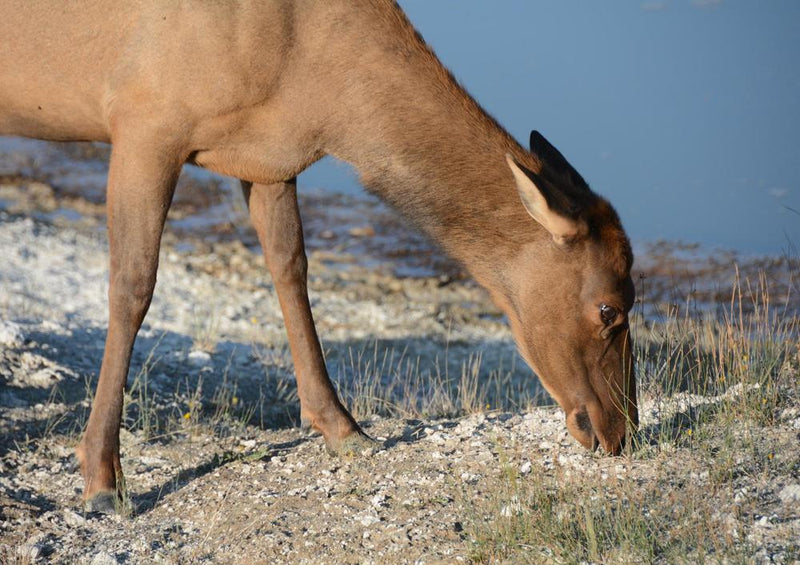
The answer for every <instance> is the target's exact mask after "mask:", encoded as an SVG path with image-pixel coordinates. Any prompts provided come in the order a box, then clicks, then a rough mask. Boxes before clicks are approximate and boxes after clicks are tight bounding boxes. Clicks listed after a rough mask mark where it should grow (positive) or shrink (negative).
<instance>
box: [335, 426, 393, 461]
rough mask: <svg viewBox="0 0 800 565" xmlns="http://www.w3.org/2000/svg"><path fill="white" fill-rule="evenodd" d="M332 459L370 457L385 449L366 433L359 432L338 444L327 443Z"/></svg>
mask: <svg viewBox="0 0 800 565" xmlns="http://www.w3.org/2000/svg"><path fill="white" fill-rule="evenodd" d="M325 447H326V449H327V450H328V454H329V455H330V456H331V457H370V456H372V455H374V454H375V453H376V452H377V451H380V449H381V448H382V447H383V444H381V443H380V442H378V441H375V440H374V439H372V438H371V437H369V436H368V435H367V434H365V433H364V432H362V431H360V430H358V431H355V432H353V433H352V434H350V435H349V436H347V437H345V438H344V439H343V440H341V441H338V442H336V443H333V442H326V443H325Z"/></svg>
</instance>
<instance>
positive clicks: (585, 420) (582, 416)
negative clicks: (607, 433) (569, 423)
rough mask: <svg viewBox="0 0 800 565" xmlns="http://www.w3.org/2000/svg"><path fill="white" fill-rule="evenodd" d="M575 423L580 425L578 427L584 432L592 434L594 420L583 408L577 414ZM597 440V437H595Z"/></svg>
mask: <svg viewBox="0 0 800 565" xmlns="http://www.w3.org/2000/svg"><path fill="white" fill-rule="evenodd" d="M575 424H576V425H577V426H578V429H579V430H581V431H582V432H586V433H587V434H591V433H592V432H594V430H593V429H592V421H591V420H590V419H589V414H588V413H587V412H586V410H581V411H580V412H578V413H577V414H575ZM595 441H597V438H596V437H595Z"/></svg>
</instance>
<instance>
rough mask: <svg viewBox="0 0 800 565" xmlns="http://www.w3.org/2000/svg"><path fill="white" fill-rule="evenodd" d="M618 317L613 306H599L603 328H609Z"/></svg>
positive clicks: (617, 312)
mask: <svg viewBox="0 0 800 565" xmlns="http://www.w3.org/2000/svg"><path fill="white" fill-rule="evenodd" d="M618 315H619V311H618V310H617V309H616V308H614V307H613V306H609V305H608V304H601V305H600V319H601V320H603V325H604V326H610V325H611V324H613V323H614V320H616V319H617V316H618Z"/></svg>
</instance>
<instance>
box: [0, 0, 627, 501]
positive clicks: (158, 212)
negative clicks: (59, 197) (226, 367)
mask: <svg viewBox="0 0 800 565" xmlns="http://www.w3.org/2000/svg"><path fill="white" fill-rule="evenodd" d="M0 5H2V13H3V18H0V36H2V37H3V48H2V50H0V134H7V135H19V136H26V137H35V138H41V139H48V140H56V141H58V140H61V141H65V140H74V141H102V142H107V143H111V144H112V150H111V157H110V165H109V174H108V187H107V211H108V238H109V255H110V267H109V282H110V287H109V296H108V304H109V322H108V333H107V336H106V343H105V350H104V354H103V360H102V365H101V369H100V377H99V381H98V384H97V391H96V395H95V398H94V402H93V405H92V409H91V413H90V417H89V420H88V423H87V425H86V429H85V431H84V434H83V437H82V440H81V442H80V444H79V445H78V447H77V453H76V454H77V456H78V460H79V461H80V465H81V473H82V475H83V479H84V482H85V485H84V491H83V500H84V503H85V505H86V507H87V508H88V509H90V510H101V511H113V508H114V506H115V503H116V502H117V500H118V497H119V496H120V492H121V489H122V488H123V487H122V485H123V476H122V469H121V466H120V451H119V428H120V418H121V411H122V399H123V391H124V386H125V382H126V378H127V373H128V370H129V364H130V360H131V351H132V348H133V344H134V340H135V338H136V334H137V332H138V330H139V327H140V325H141V323H142V320H143V318H144V316H145V314H146V312H147V310H148V306H149V304H150V300H151V297H152V293H153V288H154V285H155V282H156V270H157V267H158V255H159V245H160V240H161V234H162V229H163V226H164V221H165V217H166V214H167V209H168V208H169V205H170V201H171V199H172V195H173V191H174V188H175V183H176V179H177V177H178V174H179V172H180V170H181V167H182V165H183V164H184V163H192V164H196V165H199V166H201V167H206V168H208V169H210V170H212V171H216V172H218V173H221V174H223V175H229V176H232V177H235V178H238V179H241V181H242V187H243V192H244V195H245V199H246V200H247V203H248V206H249V211H250V216H251V219H252V222H253V224H254V226H255V229H256V231H257V233H258V238H259V242H260V244H261V247H262V249H263V252H264V257H265V260H266V263H267V267H268V269H269V271H270V273H271V275H272V279H273V282H274V286H275V289H276V292H277V294H278V297H279V301H280V305H281V309H282V313H283V317H284V322H285V326H286V331H287V333H288V338H289V344H290V350H291V354H292V357H293V360H294V368H295V373H296V377H297V388H298V394H299V397H300V405H301V414H300V415H301V419H302V421H303V422H304V423H307V424H308V425H310V426H311V427H312V428H313V429H315V430H317V431H319V432H320V433H321V434H322V436H323V437H324V441H325V444H326V446H327V448H328V449H329V451H331V452H333V453H335V454H344V453H356V452H359V451H361V450H362V449H363V448H364V447H365V446H368V445H370V442H371V441H372V440H371V439H370V438H369V437H368V436H367V435H366V434H364V433H363V432H362V430H361V429H360V428H359V425H358V423H357V422H356V421H355V420H354V419H353V417H352V416H351V415H350V413H349V412H348V411H347V409H346V408H345V407H344V406H343V404H342V403H341V401H340V400H339V398H338V397H337V394H336V392H335V390H334V388H333V386H332V385H331V381H330V379H329V377H328V374H327V371H326V367H325V363H324V361H323V356H322V352H321V348H320V344H319V339H318V337H317V333H316V329H315V327H314V321H313V317H312V313H311V309H310V306H309V301H308V295H307V287H306V284H307V282H306V271H307V261H306V256H305V250H304V243H303V234H302V224H301V218H300V214H299V212H298V205H297V196H296V181H295V178H296V176H297V175H298V174H299V173H300V172H301V171H303V170H304V169H305V168H306V167H308V166H309V165H310V164H312V163H314V162H315V161H317V160H318V159H320V158H321V157H322V156H324V155H332V156H334V157H336V158H338V159H341V160H343V161H346V162H348V163H350V164H352V165H353V166H354V168H355V169H356V170H357V171H358V173H359V176H360V181H361V182H362V184H363V185H364V186H365V187H366V188H367V190H369V191H371V192H372V193H373V194H376V195H378V196H379V197H380V198H382V199H383V200H384V201H385V202H387V203H388V204H389V205H391V206H393V207H394V208H396V209H397V210H399V211H400V213H401V214H402V215H403V216H404V217H405V218H407V219H408V220H409V221H410V222H411V223H412V224H413V225H415V226H417V227H418V228H419V229H421V230H423V231H424V232H425V233H427V234H428V235H429V236H430V237H431V238H432V239H433V240H434V241H435V242H437V243H438V244H439V245H440V246H441V247H442V248H443V249H444V250H445V251H446V252H447V253H448V254H450V255H451V256H452V257H453V258H455V259H456V260H458V261H460V262H461V263H462V264H463V265H464V266H465V268H466V269H467V270H468V271H469V273H470V274H471V275H472V276H473V277H474V279H475V280H476V281H478V283H480V284H481V285H482V286H483V287H485V288H486V289H487V290H488V292H489V294H490V296H491V298H492V299H493V300H494V302H495V303H496V304H497V305H498V307H499V308H501V309H502V311H503V312H504V313H505V314H506V315H507V317H508V320H509V323H510V326H511V329H512V332H513V335H514V338H515V341H516V343H517V345H518V348H519V351H520V353H521V355H522V356H523V357H524V358H525V360H526V361H527V362H528V364H529V365H530V366H531V367H532V368H533V369H534V371H535V372H536V373H537V374H538V376H539V378H540V380H541V382H542V384H543V385H544V387H545V388H546V389H547V391H549V393H550V394H551V395H552V397H553V398H554V399H555V400H556V401H557V402H558V403H559V404H560V406H561V407H562V408H563V410H564V413H565V415H566V426H567V428H568V430H569V432H570V433H571V434H572V435H573V436H574V437H575V438H576V439H577V440H578V441H579V442H580V443H581V444H582V445H584V446H585V447H586V448H589V449H595V448H597V447H598V446H602V447H603V448H604V449H605V450H606V451H607V452H609V453H612V454H617V453H619V452H620V450H621V448H622V446H623V444H624V441H625V437H626V434H627V433H628V431H630V430H632V429H634V428H635V426H636V425H637V420H638V417H637V406H636V391H635V382H634V374H633V367H632V360H633V358H632V354H631V340H630V337H629V328H628V312H629V310H630V309H631V307H632V304H633V301H634V288H633V283H632V281H631V277H630V269H631V264H632V261H633V257H632V252H631V247H630V244H629V241H628V238H627V237H626V235H625V232H624V231H623V228H622V225H621V223H620V220H619V218H618V215H617V214H616V212H615V211H614V209H613V208H612V207H611V206H610V205H609V203H608V202H607V201H606V200H604V199H603V198H601V197H600V196H598V195H597V194H595V193H594V192H592V191H591V190H590V189H589V187H588V185H587V184H586V182H585V181H584V179H583V178H582V177H581V175H580V174H578V172H577V171H576V170H575V169H574V168H573V167H572V166H571V165H570V164H569V163H568V162H567V160H566V159H565V158H564V157H563V156H562V154H561V153H560V152H559V151H558V150H556V149H555V148H554V147H553V146H552V145H551V144H550V143H548V142H547V140H545V138H544V137H543V136H542V135H541V134H539V133H537V132H533V133H532V134H531V139H530V150H526V149H524V148H523V147H522V146H520V145H519V144H518V143H517V142H516V141H515V140H514V139H513V138H512V137H511V136H510V135H509V134H508V133H506V131H505V130H504V129H503V128H502V127H501V126H500V125H499V124H498V123H496V122H495V120H494V119H492V118H491V117H490V116H489V115H488V114H487V113H486V112H485V111H484V110H483V109H482V108H481V107H480V106H479V105H478V104H477V103H476V102H475V101H474V100H473V99H472V98H471V97H470V96H469V94H468V93H467V92H466V91H465V90H464V89H463V88H462V87H461V86H460V85H459V84H458V83H457V82H456V81H455V79H454V78H453V77H452V75H451V74H450V73H449V72H448V71H447V70H446V69H445V67H444V66H443V65H442V63H441V62H440V61H439V60H438V59H437V58H436V56H435V55H434V53H433V51H432V50H431V49H430V48H429V47H428V46H427V45H426V44H425V42H424V41H423V40H422V38H421V37H420V35H419V34H418V33H417V32H416V31H415V29H414V28H413V26H412V25H411V23H410V22H409V21H408V19H407V18H406V16H405V15H404V13H403V12H402V10H401V9H400V8H399V6H398V5H397V4H396V3H395V2H394V1H393V0H269V1H256V0H220V1H217V2H190V1H176V2H158V1H156V0H138V1H135V2H113V1H111V0H90V1H87V2H80V3H73V2H67V3H53V2H46V1H44V0H0Z"/></svg>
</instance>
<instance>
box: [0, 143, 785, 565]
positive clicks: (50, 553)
mask: <svg viewBox="0 0 800 565" xmlns="http://www.w3.org/2000/svg"><path fill="white" fill-rule="evenodd" d="M17 160H19V158H17ZM25 163H27V161H26V162H25ZM2 164H3V161H2V159H0V165H2ZM23 164H24V163H23ZM15 166H16V165H15ZM20 166H21V165H20ZM26 166H27V165H26ZM92 171H94V169H92ZM0 172H2V168H0ZM48 174H49V175H51V176H55V175H57V174H58V170H56V171H55V172H50V173H47V171H45V173H43V175H44V177H45V180H47V177H48ZM93 174H94V173H93ZM82 180H84V181H85V178H82ZM0 181H2V182H0V201H2V203H3V205H2V206H0V208H2V209H4V210H5V211H0V249H1V250H2V255H3V260H2V264H0V438H1V439H0V562H9V563H91V564H98V565H99V564H113V563H119V564H129V563H195V562H198V563H254V562H267V563H284V562H285V563H458V562H471V561H472V560H474V559H476V557H475V556H476V552H475V548H476V543H477V540H476V531H477V530H478V529H479V528H477V526H476V524H478V525H480V524H483V523H484V522H486V523H488V521H489V520H491V517H487V516H485V515H484V514H483V512H484V510H485V508H486V506H485V504H486V501H487V500H488V501H492V500H494V499H495V498H496V497H497V485H498V481H501V480H502V478H503V476H504V474H507V473H508V469H513V470H514V472H515V473H516V474H517V475H519V477H521V478H522V480H528V481H533V482H536V481H538V480H546V479H552V478H553V477H572V479H570V480H579V481H582V482H588V483H590V484H598V485H603V484H605V483H607V482H609V481H616V480H618V479H619V478H620V477H627V478H631V479H633V480H634V481H636V482H637V483H640V484H641V483H646V482H647V481H649V480H652V479H653V477H654V476H656V475H659V474H660V475H661V476H662V477H663V476H666V477H667V478H666V482H667V483H668V484H669V485H671V487H670V488H672V487H674V488H676V489H677V488H682V487H681V486H680V485H681V484H683V483H682V481H684V480H686V477H687V476H688V477H691V481H693V482H694V483H696V484H695V486H698V487H699V488H703V485H704V484H705V481H708V480H709V479H708V472H707V471H706V472H705V475H703V471H702V468H703V465H705V464H706V462H703V461H699V462H698V461H695V460H694V459H693V458H692V457H693V456H692V454H691V452H690V451H686V450H684V451H681V450H680V449H677V448H674V449H672V450H671V451H669V450H667V452H665V454H663V455H661V456H659V457H656V458H648V457H621V458H610V457H604V456H602V455H600V454H593V453H589V452H587V451H585V450H583V449H582V448H580V447H579V446H578V445H577V444H576V443H575V442H574V441H573V440H572V439H571V438H570V437H569V436H568V434H567V433H566V430H565V428H564V423H563V415H562V414H561V412H560V411H559V410H557V409H556V408H554V407H551V406H532V405H528V406H523V407H519V408H517V409H515V410H511V411H509V410H505V411H503V410H497V409H496V406H489V407H485V406H481V407H480V408H482V409H483V411H482V412H481V413H473V414H471V415H458V416H457V415H453V416H452V417H441V414H442V413H446V412H447V410H446V409H445V410H438V411H436V412H438V413H439V414H440V416H439V417H426V416H425V415H424V414H423V415H420V414H407V415H406V416H405V417H391V418H390V417H385V416H373V417H371V418H368V419H366V420H364V421H363V425H364V427H365V429H366V430H367V431H368V433H369V434H371V435H372V436H373V437H375V438H376V439H378V440H379V441H380V442H381V443H382V444H383V448H382V449H381V450H379V451H377V452H376V453H375V454H373V455H372V456H365V457H359V458H345V459H342V458H331V457H329V456H328V455H327V454H326V452H325V449H324V446H323V442H322V439H321V438H320V437H318V436H315V435H309V434H307V433H305V432H303V431H301V430H299V429H297V428H295V427H293V424H294V423H296V419H297V416H298V415H297V404H296V397H294V396H293V383H292V367H291V359H290V358H289V355H288V353H287V347H286V339H285V336H284V332H283V327H282V320H281V316H280V311H279V308H278V303H277V298H276V296H275V293H274V289H273V288H272V285H271V284H270V281H269V277H268V275H267V274H266V270H265V269H264V268H263V267H262V262H261V258H260V257H259V256H258V255H257V254H256V253H253V252H252V251H251V250H249V249H248V248H247V247H246V246H245V245H242V244H241V243H239V238H238V237H227V235H230V234H233V235H236V236H239V235H242V234H241V233H240V232H241V230H239V229H238V228H230V227H229V228H228V229H227V230H226V229H220V228H219V226H217V228H215V230H214V233H215V234H216V236H218V237H207V236H203V237H200V236H198V235H197V233H194V234H192V233H191V232H192V229H189V228H188V227H187V223H186V222H184V223H181V222H182V220H185V219H186V218H191V217H192V213H193V210H192V209H191V208H190V207H187V206H188V205H187V206H184V207H182V206H181V202H180V196H179V202H178V203H177V211H176V212H174V213H173V214H172V215H171V225H170V226H169V227H168V231H167V234H166V235H165V240H164V248H163V250H162V261H161V268H160V271H159V281H158V284H157V288H156V294H155V297H154V300H153V303H152V306H151V309H150V313H149V314H148V317H147V320H146V323H145V326H144V327H143V329H142V331H141V333H140V337H139V339H138V341H137V345H136V349H135V353H134V360H133V364H132V370H131V376H130V378H129V397H128V410H127V417H126V421H125V426H124V429H123V432H122V435H121V442H122V454H123V459H122V465H123V468H124V470H125V473H126V478H127V481H128V485H127V486H128V491H129V500H128V508H129V511H130V515H129V516H127V517H120V516H102V515H95V514H86V513H84V512H83V510H82V508H81V505H80V493H81V490H82V486H83V485H82V479H81V477H80V474H79V473H78V472H77V469H76V468H75V466H74V464H73V461H72V454H73V450H74V447H75V445H76V443H77V441H78V439H79V437H80V429H81V426H82V425H83V423H84V422H85V419H86V417H87V415H88V408H89V405H90V404H89V403H90V400H89V398H90V396H91V392H90V391H91V389H92V386H93V383H94V382H95V381H96V378H97V372H98V369H99V360H100V358H101V356H102V347H103V340H104V338H105V324H106V320H107V312H106V300H105V297H106V293H107V285H108V283H107V246H106V242H105V233H104V231H103V228H102V226H103V218H102V214H103V211H102V205H101V204H102V203H101V202H92V200H91V199H83V198H73V197H72V196H71V195H70V193H69V191H67V192H61V193H60V192H59V191H58V190H56V189H54V188H53V187H52V186H51V185H49V184H48V183H47V182H33V181H31V180H30V179H26V178H17V177H14V178H8V177H7V178H6V180H4V181H3V180H2V179H0ZM184 183H185V184H189V185H191V179H189V180H188V181H187V180H185V181H184ZM71 198H73V199H71ZM317 202H318V203H319V202H322V205H317V206H308V205H307V206H306V210H305V211H304V214H307V218H308V221H307V224H309V226H308V227H309V237H308V240H309V248H310V250H311V253H310V287H311V300H312V305H313V308H314V313H315V317H316V320H317V326H318V329H319V332H320V334H321V336H323V339H324V345H325V349H326V354H327V356H328V363H329V366H331V367H332V374H333V377H334V378H335V379H336V380H337V382H338V383H339V386H340V387H343V386H345V384H346V381H347V380H348V379H351V378H354V377H355V376H357V374H358V373H359V372H363V371H369V370H373V371H374V370H375V365H376V364H379V361H380V359H382V358H384V356H385V355H386V354H387V352H392V354H393V355H394V354H395V353H396V354H397V355H398V356H399V357H400V358H401V361H400V362H398V363H397V364H398V366H399V365H400V364H402V363H401V362H402V360H403V359H411V360H412V363H411V364H412V365H414V366H416V367H422V369H421V370H422V371H425V370H427V371H428V372H429V373H436V370H433V369H430V368H431V367H437V368H438V369H437V370H441V371H445V372H447V371H448V370H451V371H455V372H457V371H459V370H460V367H461V366H462V365H463V364H464V363H465V361H468V360H469V356H470V355H474V354H476V353H479V354H480V355H481V358H482V363H481V366H480V368H479V369H477V373H478V374H479V376H480V377H481V378H489V373H490V372H491V371H492V370H493V369H496V368H497V367H505V369H504V371H505V373H506V374H507V376H508V382H510V383H515V386H524V387H527V390H528V392H529V396H530V398H532V399H534V400H535V399H536V398H538V396H537V395H538V394H540V393H541V391H540V389H539V388H538V386H537V384H536V382H535V379H534V378H533V377H532V375H531V373H530V371H529V370H528V369H527V368H525V367H524V365H523V364H522V363H521V361H519V359H518V358H517V356H516V353H515V352H514V346H513V343H512V340H511V337H510V334H509V332H508V330H507V328H506V326H505V324H504V323H503V322H504V321H503V318H502V316H501V315H500V314H499V312H497V310H496V309H495V308H494V307H493V306H492V305H491V304H490V303H489V302H488V300H487V298H486V295H485V293H484V292H483V291H482V290H480V289H479V288H477V287H476V286H475V285H474V284H473V283H471V282H470V281H469V280H466V279H465V278H464V277H463V275H462V274H461V273H460V272H459V270H458V268H457V267H456V266H454V265H452V264H451V263H449V262H447V260H446V259H444V258H442V257H441V256H440V255H438V254H437V253H436V252H435V251H431V250H430V248H429V247H426V246H425V245H424V243H422V241H423V240H421V239H419V238H418V237H417V236H414V235H412V234H410V233H407V232H403V233H402V234H399V235H397V237H398V238H405V239H403V240H399V239H397V240H392V241H402V243H401V244H396V243H392V241H389V240H386V239H385V237H384V236H385V232H386V230H387V229H388V228H387V226H390V227H392V226H394V224H393V223H392V222H395V221H396V220H395V219H393V216H392V215H391V214H387V215H386V216H385V217H384V218H383V220H382V223H380V225H378V226H377V227H373V226H371V225H367V226H365V225H363V220H362V218H363V217H364V215H363V214H362V212H364V211H363V210H361V211H359V212H358V213H354V214H351V215H350V216H347V218H349V219H347V218H345V220H346V221H337V222H335V224H336V225H337V226H338V227H337V228H336V229H335V230H333V229H331V228H326V227H325V223H324V217H325V214H324V213H323V212H320V210H323V209H326V210H328V214H330V213H335V212H336V211H337V210H339V211H340V210H342V209H343V208H345V207H346V206H342V200H341V199H338V200H337V199H334V200H324V199H322V200H319V199H318V200H317ZM337 203H338V205H339V207H338V208H336V207H335V205H336V204H337ZM345 203H346V204H347V205H348V206H349V205H350V204H352V203H349V202H345ZM307 204H308V201H307ZM210 205H211V206H212V207H213V206H215V205H216V204H215V203H213V202H212V203H211V204H210ZM364 206H367V207H373V208H372V209H371V213H373V214H378V215H380V214H386V212H385V211H383V210H382V209H379V208H375V207H374V205H373V204H371V203H367V204H364ZM332 207H333V208H334V212H331V211H330V209H331V208H332ZM365 213H366V212H364V214H365ZM353 218H357V220H353ZM339 220H341V218H339ZM348 222H349V223H348ZM359 222H362V223H359ZM223 223H224V222H223ZM189 224H191V222H189ZM250 237H251V236H250ZM381 238H384V239H381ZM244 239H245V242H247V241H248V236H247V234H245V237H244ZM387 247H388V248H391V249H396V248H399V249H412V250H416V251H415V252H414V253H413V257H407V256H406V257H403V256H402V254H398V253H394V254H393V253H389V252H387V251H386V249H387ZM381 250H382V251H381ZM381 255H382V256H383V258H384V259H386V261H385V262H384V263H382V264H381V265H380V266H377V265H376V264H374V263H373V260H376V259H378V258H380V257H379V256H381ZM365 257H366V259H365ZM434 273H444V275H441V274H436V275H434ZM398 275H403V276H398ZM408 275H413V276H408ZM354 352H355V353H354ZM354 358H355V361H354ZM370 363H372V366H371V369H370ZM426 368H427V369H426ZM395 378H397V375H395ZM520 383H522V385H520ZM384 384H385V383H384ZM715 401H717V400H716V399H713V398H703V397H694V396H690V395H686V396H684V397H681V398H679V399H675V404H674V407H673V409H671V411H669V410H665V409H664V407H663V405H662V404H660V403H656V402H655V400H653V399H647V400H646V402H645V404H644V406H643V409H642V427H643V428H645V429H649V430H651V433H653V435H657V433H656V432H652V430H657V429H659V426H662V425H665V422H667V421H669V420H670V419H672V418H673V417H674V416H675V414H676V413H681V414H684V413H691V412H692V410H694V409H696V408H698V407H702V406H704V405H707V404H709V403H712V404H713V403H714V402H715ZM531 404H535V402H532V403H531ZM473 408H477V407H473ZM760 433H763V434H764V437H765V438H767V437H769V442H771V443H769V445H770V446H773V447H774V446H777V447H778V448H779V449H776V450H775V454H776V455H775V457H776V460H780V461H783V462H784V464H783V465H782V466H777V465H776V466H775V469H777V470H775V471H774V472H772V471H771V472H770V473H767V474H766V475H764V474H761V475H758V474H756V473H743V474H742V475H741V476H737V478H736V480H735V490H734V491H731V492H732V494H731V501H730V502H729V503H730V505H731V506H730V508H728V507H725V508H721V512H723V514H724V515H725V516H726V517H725V518H724V520H728V522H725V523H727V524H728V526H729V527H730V528H731V531H738V532H743V533H742V534H737V535H741V536H744V537H745V538H746V539H747V540H748V541H749V543H750V545H751V547H752V548H753V553H752V554H751V555H750V557H749V559H751V560H752V561H754V562H764V563H770V562H775V563H791V562H797V561H796V559H797V555H798V553H797V551H798V549H797V546H798V543H797V540H798V539H799V538H800V478H798V464H797V447H796V446H797V440H798V439H800V435H798V434H800V409H798V407H797V406H794V407H790V408H787V409H786V410H784V412H783V413H782V414H781V416H780V418H779V424H778V425H776V426H775V427H774V428H770V429H765V430H763V432H760ZM765 441H767V439H765ZM737 493H738V494H737ZM737 497H738V498H737ZM518 504H519V503H518V502H514V501H513V500H510V501H509V500H506V501H505V502H503V501H502V500H501V501H500V502H498V507H497V513H498V514H499V515H500V516H507V515H510V514H513V513H514V512H516V510H515V506H514V505H518ZM726 504H727V503H726ZM736 508H738V510H735V509H736ZM720 520H723V519H722V518H720ZM724 520H723V521H724ZM737 539H738V538H737ZM793 552H794V553H793ZM620 561H621V562H625V559H621V560H620ZM712 561H713V559H712ZM533 562H535V561H533ZM687 562H691V559H688V558H687Z"/></svg>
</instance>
